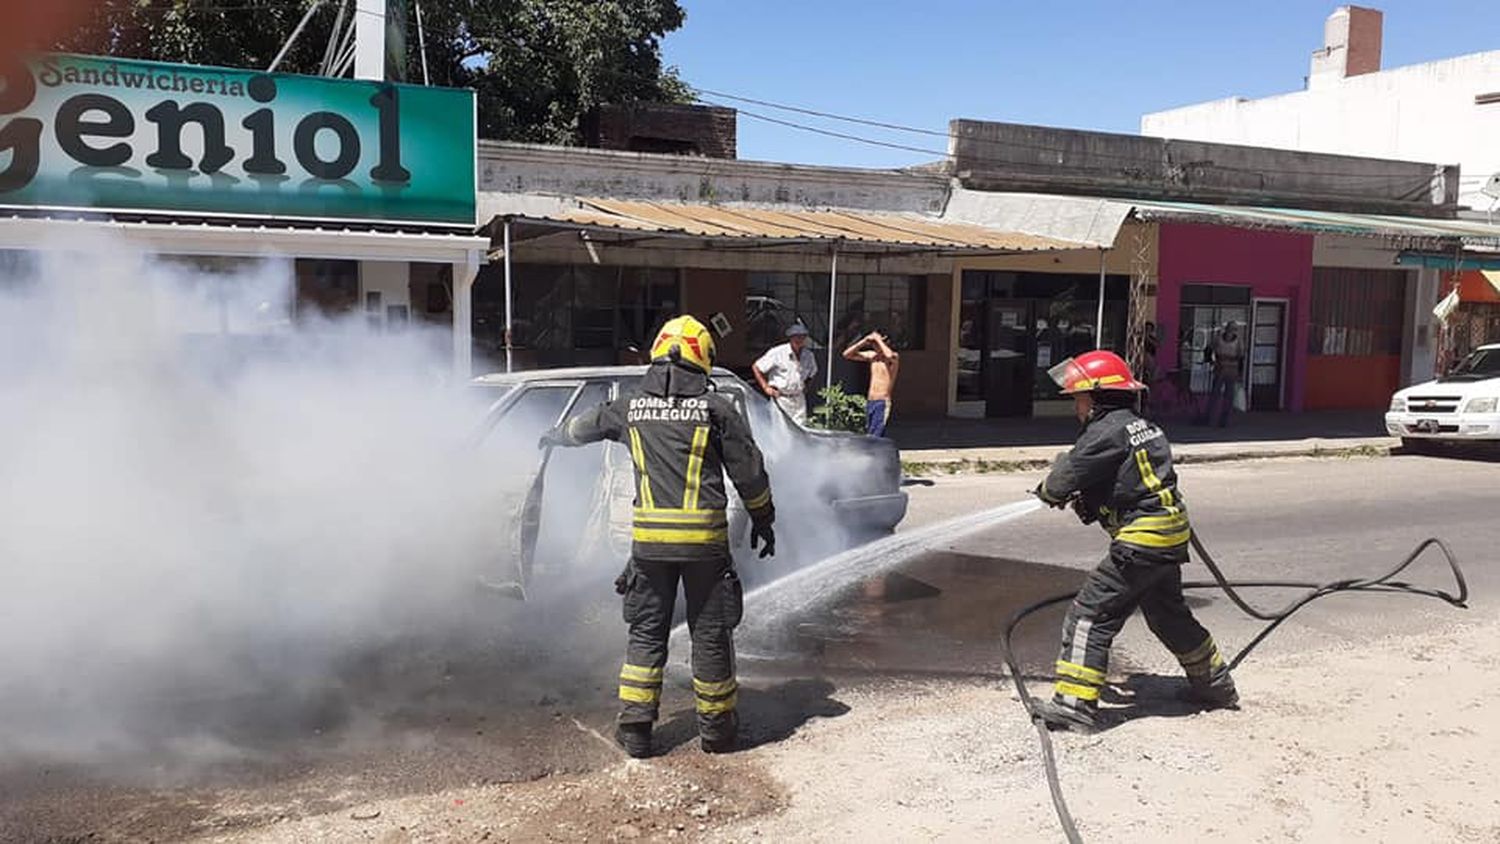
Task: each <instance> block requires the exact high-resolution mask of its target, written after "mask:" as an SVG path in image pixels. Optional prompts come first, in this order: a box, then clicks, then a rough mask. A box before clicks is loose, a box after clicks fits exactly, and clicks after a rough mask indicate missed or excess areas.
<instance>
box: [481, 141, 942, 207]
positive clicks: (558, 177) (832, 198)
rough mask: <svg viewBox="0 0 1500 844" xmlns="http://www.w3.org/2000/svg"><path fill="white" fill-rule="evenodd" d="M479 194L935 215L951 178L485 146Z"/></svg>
mask: <svg viewBox="0 0 1500 844" xmlns="http://www.w3.org/2000/svg"><path fill="white" fill-rule="evenodd" d="M479 190H480V192H481V193H483V192H486V191H498V192H504V193H535V194H552V195H556V196H580V197H589V196H597V197H612V198H615V199H660V200H666V201H672V202H761V203H782V204H789V205H798V206H804V207H828V206H832V207H838V208H863V209H872V210H881V211H911V212H919V213H924V214H938V213H941V212H942V210H943V207H944V205H945V203H946V202H947V199H948V177H947V176H946V175H943V174H938V173H915V172H909V171H902V170H861V169H853V168H839V167H806V166H801V165H795V164H773V163H769V162H763V161H734V160H723V159H713V158H700V157H696V156H683V155H655V154H648V153H636V152H616V151H611V150H596V149H580V148H576V147H550V146H540V145H535V144H516V143H505V142H499V141H480V142H479ZM482 204H483V203H482V202H481V205H482Z"/></svg>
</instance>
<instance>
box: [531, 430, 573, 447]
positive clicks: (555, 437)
mask: <svg viewBox="0 0 1500 844" xmlns="http://www.w3.org/2000/svg"><path fill="white" fill-rule="evenodd" d="M567 444H568V435H567V434H566V433H565V432H564V431H563V429H562V427H561V426H558V427H556V428H552V429H550V430H548V431H547V432H546V433H544V434H542V438H541V439H539V440H537V442H536V447H537V450H538V451H540V450H542V449H547V448H552V447H553V446H558V445H567Z"/></svg>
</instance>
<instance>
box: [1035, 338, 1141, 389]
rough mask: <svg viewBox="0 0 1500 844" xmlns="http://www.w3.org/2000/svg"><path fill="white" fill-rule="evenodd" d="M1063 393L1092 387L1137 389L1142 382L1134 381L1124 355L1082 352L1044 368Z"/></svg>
mask: <svg viewBox="0 0 1500 844" xmlns="http://www.w3.org/2000/svg"><path fill="white" fill-rule="evenodd" d="M1047 374H1048V375H1050V376H1052V380H1053V381H1056V382H1057V386H1059V387H1061V388H1062V391H1063V393H1064V394H1065V395H1072V394H1073V393H1088V392H1092V391H1094V390H1126V391H1130V392H1137V391H1139V390H1144V389H1146V385H1145V384H1142V383H1141V382H1139V381H1137V380H1135V376H1134V375H1132V374H1131V373H1130V366H1129V365H1128V364H1126V363H1125V360H1124V358H1121V357H1120V356H1119V355H1117V354H1115V353H1114V352H1107V351H1104V350H1103V349H1099V350H1096V351H1092V352H1085V353H1084V354H1081V355H1079V356H1078V357H1076V358H1068V359H1067V360H1065V361H1063V362H1062V363H1060V364H1058V365H1057V366H1054V367H1052V368H1051V369H1049V370H1047Z"/></svg>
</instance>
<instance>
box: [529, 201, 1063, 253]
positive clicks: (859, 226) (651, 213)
mask: <svg viewBox="0 0 1500 844" xmlns="http://www.w3.org/2000/svg"><path fill="white" fill-rule="evenodd" d="M501 213H502V214H503V212H501ZM508 216H510V217H511V218H512V219H515V220H520V221H523V222H531V223H538V224H554V225H557V226H560V227H564V228H567V227H581V228H589V229H611V230H617V231H621V232H635V233H650V234H660V235H663V236H667V237H691V238H704V239H710V240H726V241H735V240H743V241H759V242H778V241H780V242H809V241H813V242H816V241H830V242H832V241H839V242H841V243H843V244H845V245H846V246H848V247H851V248H853V249H854V250H855V251H857V250H858V247H859V246H860V245H865V246H870V247H878V248H881V249H888V248H891V247H907V248H912V249H919V250H924V251H938V252H1043V251H1052V250H1071V249H1084V248H1090V247H1091V246H1092V244H1085V243H1080V242H1077V241H1071V240H1063V239H1060V238H1055V237H1045V236H1042V235H1033V234H1023V233H1021V232H1014V231H1005V230H1001V229H997V228H991V227H989V226H983V225H978V224H974V223H964V222H954V221H951V220H944V219H940V218H937V217H924V216H922V215H919V214H901V213H879V212H872V211H855V210H846V209H818V210H812V209H775V210H772V209H769V208H764V207H757V206H749V205H719V204H715V205H710V204H705V203H669V202H649V201H642V200H624V199H594V198H580V199H578V200H576V202H574V203H563V204H561V205H560V206H559V207H557V208H554V209H551V210H547V211H539V210H537V209H529V213H527V212H522V213H516V214H510V215H508Z"/></svg>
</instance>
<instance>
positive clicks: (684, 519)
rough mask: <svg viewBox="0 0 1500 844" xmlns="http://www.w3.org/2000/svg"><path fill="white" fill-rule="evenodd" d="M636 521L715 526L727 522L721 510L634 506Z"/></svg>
mask: <svg viewBox="0 0 1500 844" xmlns="http://www.w3.org/2000/svg"><path fill="white" fill-rule="evenodd" d="M635 518H636V521H638V522H665V523H667V524H677V525H707V526H710V527H712V526H717V525H726V524H728V523H729V517H728V516H727V515H725V513H724V511H723V510H666V509H660V508H654V507H653V508H646V507H637V508H635Z"/></svg>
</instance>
